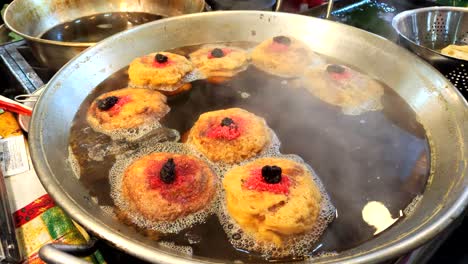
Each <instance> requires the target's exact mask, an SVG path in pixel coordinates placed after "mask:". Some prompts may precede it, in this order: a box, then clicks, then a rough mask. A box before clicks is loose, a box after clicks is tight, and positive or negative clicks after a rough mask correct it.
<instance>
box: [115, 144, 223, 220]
mask: <svg viewBox="0 0 468 264" xmlns="http://www.w3.org/2000/svg"><path fill="white" fill-rule="evenodd" d="M169 159H173V164H174V166H175V174H174V178H173V179H172V180H173V181H172V182H170V183H167V182H165V181H164V180H163V179H161V170H162V168H163V167H164V166H165V164H166V163H167V162H168V161H169ZM166 180H167V178H166ZM216 182H217V176H216V175H215V174H214V173H213V171H212V170H211V169H210V168H209V167H208V165H207V164H205V162H203V161H202V160H200V159H198V158H195V157H193V156H189V155H179V154H173V153H153V154H150V155H147V156H144V157H142V158H140V159H138V160H136V161H134V162H133V163H132V164H131V165H130V166H129V167H128V168H127V169H126V170H125V174H124V177H123V180H122V197H123V199H125V201H127V202H128V204H129V206H130V210H131V211H134V212H138V213H139V214H141V215H142V216H143V217H145V218H146V219H148V220H151V221H173V220H175V219H177V218H180V217H184V216H187V215H189V214H191V213H195V212H197V211H200V210H202V209H204V208H206V207H207V206H208V205H209V204H210V202H211V201H212V200H213V198H214V197H215V194H216V186H217V184H216Z"/></svg>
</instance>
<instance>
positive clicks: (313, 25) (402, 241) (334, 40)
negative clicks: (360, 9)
mask: <svg viewBox="0 0 468 264" xmlns="http://www.w3.org/2000/svg"><path fill="white" fill-rule="evenodd" d="M280 34H289V35H292V36H295V37H296V38H299V39H301V40H303V41H305V42H307V43H309V44H310V46H311V47H312V48H313V49H314V50H316V51H317V52H320V53H322V54H324V55H327V56H332V57H336V58H340V60H342V61H343V62H344V63H348V64H351V65H358V66H359V68H360V69H362V70H364V71H366V72H367V73H369V74H370V75H372V76H376V77H378V78H379V79H380V80H382V81H383V82H384V83H385V84H387V85H388V86H389V87H392V88H393V89H394V90H395V91H396V92H397V93H398V94H399V95H400V96H401V97H402V98H404V100H405V101H406V102H407V103H408V104H409V105H410V106H411V107H412V108H413V109H414V111H415V112H416V113H417V114H418V116H419V119H420V121H421V123H422V124H423V125H424V126H425V128H426V131H427V133H428V135H429V137H430V139H431V140H430V141H431V169H432V172H433V176H432V177H431V178H430V180H429V183H428V186H427V189H426V191H425V193H424V196H423V198H422V200H421V202H420V204H419V205H418V206H417V207H416V209H415V211H414V213H413V214H412V215H410V216H408V217H406V218H405V219H403V220H402V221H401V222H399V223H398V224H397V225H396V226H394V227H392V228H390V229H389V230H388V231H386V232H383V233H382V234H380V235H379V236H377V237H376V238H374V239H372V240H370V241H368V242H366V243H364V244H362V245H360V246H358V247H356V248H354V249H351V250H346V251H344V252H340V253H339V254H338V255H336V256H326V257H323V258H320V259H318V260H317V261H318V263H345V262H346V263H373V262H378V261H383V260H386V259H389V258H391V257H395V256H397V255H400V254H402V253H405V252H407V251H409V250H411V249H413V248H415V247H417V246H420V245H421V244H423V243H424V242H427V241H428V240H429V239H431V238H433V237H434V236H435V235H436V234H438V233H440V232H442V231H443V230H444V229H445V228H446V227H447V226H448V225H450V223H452V222H453V220H454V219H455V218H457V217H458V216H459V215H460V214H461V213H462V212H463V210H464V208H465V207H466V205H467V202H468V188H467V185H468V179H467V173H468V169H467V163H468V160H467V157H468V156H467V153H468V143H467V139H468V122H467V120H468V110H467V109H468V107H467V102H466V101H465V100H464V99H463V98H462V96H461V95H460V94H459V92H458V91H457V90H456V89H455V88H454V87H453V86H452V85H451V84H450V83H449V82H448V81H447V80H446V79H445V78H444V77H443V76H442V75H441V74H440V73H439V72H437V71H436V70H435V69H434V68H432V67H431V66H430V65H428V64H427V63H426V62H424V61H422V60H421V59H419V58H418V57H416V56H415V55H413V54H411V53H410V52H409V51H407V50H405V49H403V48H400V47H398V46H397V45H395V44H394V43H391V42H390V41H388V40H386V39H383V38H380V37H378V36H375V35H372V34H369V33H367V32H365V31H362V30H359V29H356V28H352V27H349V26H345V25H342V24H338V23H334V22H330V21H326V20H321V19H315V18H310V17H305V16H300V15H292V14H285V13H272V12H257V11H251V12H248V11H232V12H212V13H203V14H194V15H187V16H181V17H175V18H170V19H167V20H164V21H157V22H153V23H150V24H146V25H143V26H140V27H137V28H134V29H131V30H129V31H126V32H123V33H119V34H118V35H115V36H113V37H110V38H109V39H107V40H105V41H103V42H100V43H98V44H97V45H96V46H94V47H92V48H90V49H88V50H87V51H85V52H84V53H82V54H81V55H80V56H79V57H77V58H75V59H73V60H72V61H71V62H69V63H68V64H67V65H66V66H65V67H64V68H62V69H61V70H60V71H59V72H58V73H57V75H55V76H54V78H53V79H52V80H51V81H50V83H49V84H48V86H47V88H46V90H45V91H44V93H43V94H42V96H41V98H40V100H39V101H38V103H37V105H36V108H35V111H34V115H33V117H32V123H31V127H30V134H29V139H30V146H31V155H32V158H33V162H34V166H35V168H36V170H37V173H38V175H39V177H40V179H41V181H42V183H43V185H44V186H45V188H46V189H47V191H48V192H49V193H50V194H51V195H52V196H53V198H54V199H55V200H56V201H57V203H58V204H59V205H60V206H62V207H63V208H64V209H65V210H66V212H68V213H69V214H70V215H71V216H72V217H73V218H74V219H75V220H77V221H78V222H79V223H81V224H82V225H83V226H85V227H86V228H87V229H89V230H90V231H92V232H93V233H94V234H96V235H97V236H99V237H100V238H103V239H105V240H107V241H109V242H110V243H112V244H113V245H115V247H117V248H120V249H122V250H124V251H126V252H128V253H129V254H132V255H135V256H137V257H139V258H142V259H145V260H147V261H151V262H158V263H195V262H199V261H203V262H204V263H214V262H217V263H219V262H222V261H221V260H219V259H218V260H217V259H200V258H198V257H190V256H187V255H182V254H181V253H176V252H172V251H168V250H167V249H164V248H163V247H160V246H159V245H158V244H157V243H154V242H152V241H151V240H149V239H147V238H145V237H144V236H143V235H141V234H139V233H137V232H135V231H134V230H133V229H132V228H130V227H128V226H126V225H124V224H122V223H120V222H119V221H117V220H116V219H114V218H112V217H110V216H109V215H108V214H106V213H104V212H103V211H102V210H101V209H100V208H99V206H97V205H96V204H95V203H94V202H93V201H92V199H91V198H90V196H89V195H88V192H87V190H86V189H85V188H84V187H83V186H82V185H81V184H80V182H79V181H78V180H77V178H76V177H75V176H74V173H73V172H72V169H71V167H70V165H69V164H68V162H67V161H66V159H65V158H64V157H66V156H67V155H68V137H69V132H70V126H71V123H72V120H73V118H74V115H75V113H76V112H77V110H78V108H79V106H80V104H81V102H82V101H83V100H84V99H85V98H86V96H87V95H88V94H89V93H90V92H91V91H92V90H93V88H94V87H96V86H97V85H98V84H99V83H100V82H102V81H103V80H105V79H106V78H107V77H108V76H110V75H111V74H112V73H114V72H116V71H117V70H119V69H121V68H122V67H124V66H126V65H128V64H129V62H130V61H131V60H132V59H134V58H135V57H137V56H141V55H143V54H147V53H150V52H153V51H155V50H166V49H172V48H176V47H182V46H187V45H195V44H200V43H211V42H226V41H253V42H260V41H262V40H264V39H266V38H269V37H272V36H275V35H280ZM129 47H131V48H129Z"/></svg>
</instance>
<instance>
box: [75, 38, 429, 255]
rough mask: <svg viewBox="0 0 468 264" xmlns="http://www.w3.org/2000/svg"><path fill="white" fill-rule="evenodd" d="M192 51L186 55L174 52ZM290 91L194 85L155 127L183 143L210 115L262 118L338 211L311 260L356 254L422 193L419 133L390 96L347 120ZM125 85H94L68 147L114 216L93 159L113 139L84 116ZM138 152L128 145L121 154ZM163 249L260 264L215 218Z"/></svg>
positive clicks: (423, 145) (107, 161)
mask: <svg viewBox="0 0 468 264" xmlns="http://www.w3.org/2000/svg"><path fill="white" fill-rule="evenodd" d="M189 50H193V47H190V48H184V49H178V50H176V52H179V53H182V54H185V53H186V52H187V51H189ZM290 82H291V81H290V80H285V79H282V78H279V77H274V76H271V75H267V74H265V73H263V72H261V71H258V70H256V69H255V68H254V67H253V66H250V67H249V69H248V70H247V71H245V72H242V73H240V74H238V75H237V76H235V77H234V78H232V79H231V80H229V81H227V82H225V83H222V84H212V83H209V82H207V81H205V80H198V81H195V82H193V83H192V85H193V88H192V89H191V90H190V91H188V92H185V93H183V94H179V95H176V96H172V97H169V98H168V104H169V105H170V107H171V111H170V112H169V114H167V115H166V117H165V118H164V119H163V120H162V124H163V125H164V126H167V127H170V128H173V129H176V130H177V131H179V133H180V134H181V135H182V134H183V133H185V132H186V131H187V130H189V129H190V128H191V127H192V125H193V124H194V122H195V121H196V120H197V119H198V116H199V115H200V114H202V113H205V112H208V111H213V110H219V109H224V108H230V107H240V108H244V109H246V110H248V111H250V112H253V113H255V114H256V115H258V116H261V117H264V118H265V119H266V121H267V123H268V125H269V126H270V127H271V128H272V129H273V131H275V133H276V134H277V136H278V137H279V139H280V141H281V153H284V154H290V153H291V154H297V155H299V156H301V157H302V158H303V159H304V161H305V162H307V163H308V164H310V165H311V167H312V168H313V169H314V170H315V172H316V173H317V174H318V175H319V177H320V178H321V180H322V182H323V184H324V185H325V188H326V190H327V191H328V193H329V195H330V197H331V200H332V202H333V204H334V205H335V207H336V209H337V217H336V219H335V220H334V221H333V222H332V223H331V224H330V225H329V227H328V229H327V230H326V231H325V233H324V235H323V236H322V238H321V240H320V241H319V242H318V243H317V244H316V245H315V250H314V251H313V252H311V254H317V253H320V252H333V251H336V252H339V251H342V250H345V249H349V248H353V247H355V246H357V245H359V244H362V243H363V242H365V241H368V240H369V239H372V238H373V237H374V236H375V235H377V234H378V233H380V232H382V231H383V230H385V229H387V228H389V227H390V226H391V225H392V224H393V223H395V222H396V221H397V220H398V219H400V218H402V217H404V216H405V213H406V211H405V208H407V207H408V205H409V204H410V203H411V202H412V201H413V200H414V199H415V198H416V197H418V196H419V195H420V194H422V193H423V191H424V188H425V185H426V182H427V178H428V176H429V160H430V158H429V157H430V156H429V144H428V141H427V139H426V137H425V131H424V128H423V127H422V126H421V125H420V124H419V123H418V122H417V120H416V116H415V114H414V112H413V111H412V110H411V108H410V107H409V106H408V105H407V104H406V103H405V102H404V100H403V99H402V98H400V97H399V96H398V95H397V94H396V93H395V92H394V91H393V90H392V89H390V88H388V87H385V95H384V96H383V98H382V103H383V105H384V109H383V110H382V111H374V112H367V113H364V114H361V115H357V116H350V115H344V114H343V113H342V112H341V110H340V108H338V107H335V106H332V105H329V104H327V103H325V102H323V101H321V100H320V99H318V98H316V97H314V96H313V95H312V94H311V93H309V92H308V91H306V90H305V89H302V88H299V89H298V88H294V87H291V86H292V85H290ZM127 84H128V76H127V74H126V69H122V70H121V71H119V72H117V73H115V74H114V75H113V76H111V77H109V78H108V79H107V80H105V81H104V82H103V83H101V84H100V85H99V86H98V87H97V88H96V89H95V90H94V91H93V92H92V93H91V94H90V95H89V96H88V98H87V99H86V100H85V102H84V103H83V104H82V106H81V108H80V110H79V112H78V113H77V115H76V117H75V121H74V124H73V127H72V130H71V138H70V145H71V149H72V151H73V153H76V154H77V159H78V162H79V164H80V171H81V173H80V174H81V178H80V181H81V182H82V183H83V184H84V185H85V186H86V187H87V188H88V189H89V190H90V194H91V195H92V196H94V197H96V199H97V202H98V203H99V204H100V205H102V206H113V202H112V199H111V198H110V196H109V195H110V186H109V181H108V171H109V170H110V168H111V167H112V165H113V163H114V161H115V158H114V156H112V155H110V154H109V155H104V157H103V160H102V161H96V157H95V156H96V154H99V153H101V154H102V152H103V150H104V152H106V153H109V151H108V150H109V149H108V146H109V144H110V138H109V137H107V136H105V135H102V134H99V133H95V132H94V131H93V130H92V129H91V128H89V126H88V125H87V123H86V118H85V115H86V110H87V108H88V107H89V105H90V103H91V102H92V100H93V99H94V98H96V97H97V96H99V95H100V94H102V93H104V92H108V91H111V90H115V89H120V88H125V87H127ZM97 143H99V144H101V145H99V144H97ZM119 145H120V146H122V144H119ZM144 145H145V143H144V142H141V143H132V144H130V146H129V145H125V147H124V149H125V150H129V149H137V148H139V147H140V146H144ZM90 150H91V151H90ZM111 152H112V151H111ZM90 153H91V155H89V154H90ZM98 156H99V157H101V156H102V155H98ZM163 239H164V240H166V241H171V242H175V243H176V244H177V245H183V246H191V247H192V248H193V253H194V254H195V255H198V256H204V257H209V258H218V259H230V260H233V259H239V260H242V261H244V262H252V261H253V262H255V261H258V260H259V259H258V256H256V255H254V254H251V253H246V252H243V251H238V250H236V249H234V248H233V247H232V246H231V244H230V243H229V241H228V238H227V236H226V234H225V232H224V231H223V228H222V227H221V225H220V223H219V221H218V219H217V217H216V216H212V217H210V218H208V220H207V221H206V223H204V224H199V225H196V226H194V227H193V228H190V229H188V230H184V231H182V232H180V233H179V234H175V235H169V236H167V237H164V238H163ZM194 241H196V243H194Z"/></svg>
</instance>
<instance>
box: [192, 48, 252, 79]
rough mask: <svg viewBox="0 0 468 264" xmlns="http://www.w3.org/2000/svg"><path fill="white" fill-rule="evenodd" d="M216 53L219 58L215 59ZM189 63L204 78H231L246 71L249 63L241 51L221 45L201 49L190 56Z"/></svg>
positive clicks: (246, 56) (245, 53)
mask: <svg viewBox="0 0 468 264" xmlns="http://www.w3.org/2000/svg"><path fill="white" fill-rule="evenodd" d="M213 53H214V54H215V56H213ZM217 53H218V54H219V55H218V56H219V57H216V55H217ZM190 61H192V63H193V66H194V67H195V68H197V69H198V70H199V71H201V72H202V74H203V75H204V76H205V77H206V78H210V77H232V76H234V75H236V74H237V73H239V72H241V71H244V70H245V69H247V66H248V63H249V60H248V55H247V52H245V51H244V50H243V49H241V48H237V47H227V46H222V45H209V46H205V47H202V48H200V49H198V50H197V51H195V52H192V53H191V54H190Z"/></svg>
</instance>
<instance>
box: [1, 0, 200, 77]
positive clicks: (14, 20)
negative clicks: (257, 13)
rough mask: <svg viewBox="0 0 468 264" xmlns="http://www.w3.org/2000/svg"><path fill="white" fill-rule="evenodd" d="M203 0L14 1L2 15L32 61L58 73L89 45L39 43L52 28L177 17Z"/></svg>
mask: <svg viewBox="0 0 468 264" xmlns="http://www.w3.org/2000/svg"><path fill="white" fill-rule="evenodd" d="M204 6H205V2H204V1H203V0H171V1H159V0H141V1H132V0H130V1H125V0H124V1H121V0H70V1H60V0H40V1H30V0H15V1H13V2H12V3H11V4H10V5H9V6H8V8H7V9H6V11H5V14H4V20H5V25H6V26H7V27H8V28H9V29H10V30H12V31H13V32H15V33H17V34H19V35H21V36H22V37H24V38H25V39H26V40H27V41H28V44H29V45H30V46H31V49H32V51H33V54H34V56H35V57H36V59H37V60H38V61H39V62H40V63H41V64H43V65H44V66H47V67H48V68H52V69H56V70H58V69H59V68H60V67H62V66H63V65H64V64H65V63H67V62H68V61H69V60H70V59H72V58H73V57H75V56H76V55H77V54H79V53H80V52H81V51H83V50H84V49H86V48H88V47H90V46H92V45H94V44H95V43H93V42H62V41H53V40H46V39H41V38H40V36H41V35H42V34H44V33H45V32H46V31H47V30H49V29H51V28H52V27H54V26H56V25H59V24H62V23H64V22H68V21H72V20H74V19H77V18H80V17H84V16H90V15H94V14H99V13H111V12H144V13H150V14H157V15H162V16H177V15H182V14H190V13H197V12H201V11H203V9H204Z"/></svg>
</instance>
